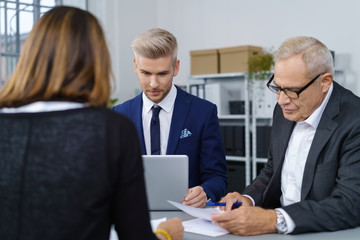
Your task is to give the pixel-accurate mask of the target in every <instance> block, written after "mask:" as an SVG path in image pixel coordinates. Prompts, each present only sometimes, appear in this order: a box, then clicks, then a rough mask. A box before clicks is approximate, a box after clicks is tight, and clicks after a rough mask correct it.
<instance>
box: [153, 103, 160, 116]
mask: <svg viewBox="0 0 360 240" xmlns="http://www.w3.org/2000/svg"><path fill="white" fill-rule="evenodd" d="M160 110H161V107H160V106H159V105H154V106H153V107H152V112H153V116H154V115H156V116H158V115H159V112H160Z"/></svg>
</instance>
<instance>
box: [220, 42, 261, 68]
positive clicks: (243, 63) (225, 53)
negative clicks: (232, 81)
mask: <svg viewBox="0 0 360 240" xmlns="http://www.w3.org/2000/svg"><path fill="white" fill-rule="evenodd" d="M262 52H263V51H262V47H256V46H250V45H246V46H238V47H229V48H220V49H219V54H220V73H230V72H248V71H249V68H248V60H249V58H250V57H251V56H255V55H260V54H262Z"/></svg>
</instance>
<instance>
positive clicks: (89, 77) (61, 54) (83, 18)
mask: <svg viewBox="0 0 360 240" xmlns="http://www.w3.org/2000/svg"><path fill="white" fill-rule="evenodd" d="M111 75H112V74H111V60H110V55H109V51H108V48H107V45H106V40H105V37H104V33H103V30H102V28H101V26H100V24H99V22H98V20H97V19H96V18H95V17H94V16H93V15H92V14H91V13H89V12H87V11H84V10H81V9H78V8H74V7H65V6H61V7H56V8H53V9H51V10H50V11H48V12H47V13H45V14H44V15H43V16H42V17H41V18H40V19H39V20H38V21H37V22H36V24H35V25H34V27H33V29H32V31H31V32H30V35H29V37H28V39H27V40H26V42H25V46H24V49H23V52H22V53H21V55H20V59H19V62H18V64H17V66H16V68H15V71H14V72H13V74H12V76H11V77H10V78H9V81H8V82H7V83H6V84H5V86H4V87H3V88H2V89H1V91H0V107H19V106H22V105H25V104H28V103H32V102H36V101H52V100H57V101H75V102H81V103H88V104H89V105H91V106H107V105H108V103H109V99H110V88H111V87H110V77H111Z"/></svg>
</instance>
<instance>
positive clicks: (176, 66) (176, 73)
mask: <svg viewBox="0 0 360 240" xmlns="http://www.w3.org/2000/svg"><path fill="white" fill-rule="evenodd" d="M179 67H180V60H176V63H175V65H174V77H175V76H176V75H178V73H179Z"/></svg>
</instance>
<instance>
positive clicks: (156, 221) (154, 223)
mask: <svg viewBox="0 0 360 240" xmlns="http://www.w3.org/2000/svg"><path fill="white" fill-rule="evenodd" d="M165 221H166V217H164V218H159V219H153V220H151V221H150V223H151V229H152V231H153V232H155V231H156V229H157V227H158V225H159V224H160V223H162V222H165ZM109 240H119V238H118V236H117V234H116V231H115V228H114V225H112V226H111V230H110V238H109Z"/></svg>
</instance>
